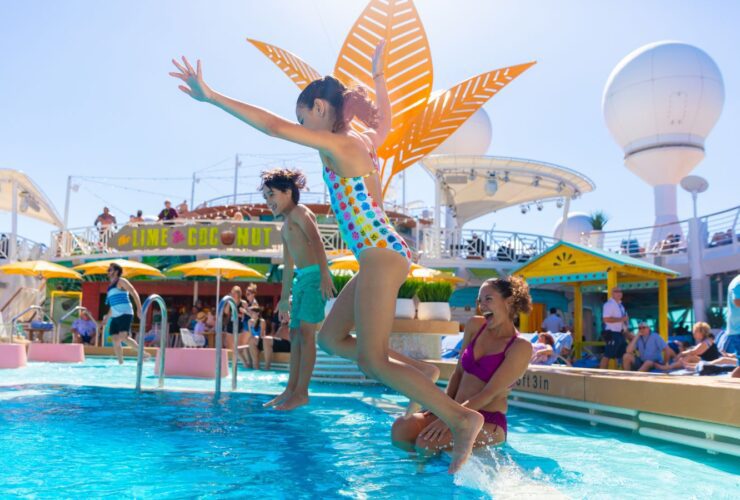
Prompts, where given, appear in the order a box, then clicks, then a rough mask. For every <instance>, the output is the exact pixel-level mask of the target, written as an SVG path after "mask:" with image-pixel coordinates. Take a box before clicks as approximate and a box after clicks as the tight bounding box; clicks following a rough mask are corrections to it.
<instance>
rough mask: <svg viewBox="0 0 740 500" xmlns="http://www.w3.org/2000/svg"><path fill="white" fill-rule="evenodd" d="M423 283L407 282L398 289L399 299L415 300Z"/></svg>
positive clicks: (416, 281)
mask: <svg viewBox="0 0 740 500" xmlns="http://www.w3.org/2000/svg"><path fill="white" fill-rule="evenodd" d="M420 285H421V282H420V281H418V280H406V281H404V282H403V284H402V285H401V288H399V289H398V295H397V297H398V298H399V299H413V298H414V295H416V291H417V290H418V289H419V286H420Z"/></svg>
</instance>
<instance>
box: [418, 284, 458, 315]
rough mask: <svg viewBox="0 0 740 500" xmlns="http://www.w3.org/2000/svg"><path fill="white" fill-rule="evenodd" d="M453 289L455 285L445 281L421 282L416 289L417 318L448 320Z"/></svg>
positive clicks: (450, 313)
mask: <svg viewBox="0 0 740 500" xmlns="http://www.w3.org/2000/svg"><path fill="white" fill-rule="evenodd" d="M454 290H455V287H454V286H453V285H452V284H451V283H448V282H446V281H432V282H425V283H422V284H421V286H419V289H418V290H417V291H416V296H417V297H418V298H419V311H418V313H419V319H420V320H438V321H450V319H451V318H452V312H451V311H450V297H452V292H453V291H454Z"/></svg>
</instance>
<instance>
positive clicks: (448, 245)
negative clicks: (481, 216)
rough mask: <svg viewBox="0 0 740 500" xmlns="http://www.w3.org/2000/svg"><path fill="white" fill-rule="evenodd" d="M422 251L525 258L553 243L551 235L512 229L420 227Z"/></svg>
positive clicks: (438, 254) (436, 255) (470, 256)
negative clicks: (520, 231)
mask: <svg viewBox="0 0 740 500" xmlns="http://www.w3.org/2000/svg"><path fill="white" fill-rule="evenodd" d="M420 239H421V241H420V242H419V246H420V249H421V251H422V255H423V256H424V257H428V258H432V259H473V260H493V261H498V262H527V261H528V260H529V259H531V258H532V257H535V256H536V255H539V254H540V253H542V252H544V251H545V250H547V248H549V247H550V246H552V245H553V244H554V243H555V241H556V240H555V239H554V238H549V237H547V236H541V235H537V234H529V233H519V232H512V231H485V230H473V229H454V230H451V229H441V230H440V231H439V233H438V232H437V231H436V230H435V229H434V228H428V229H422V230H421V233H420Z"/></svg>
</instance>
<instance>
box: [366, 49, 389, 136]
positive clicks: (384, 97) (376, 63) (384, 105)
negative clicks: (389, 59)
mask: <svg viewBox="0 0 740 500" xmlns="http://www.w3.org/2000/svg"><path fill="white" fill-rule="evenodd" d="M384 61H385V40H384V39H383V40H381V41H380V42H378V45H377V46H376V47H375V54H374V55H373V70H372V71H373V82H374V83H375V106H376V107H377V108H378V126H377V128H376V129H375V130H369V131H368V132H367V136H368V137H370V139H371V140H372V141H373V145H375V148H376V149H377V148H379V147H380V146H382V145H383V143H384V142H385V138H386V137H388V134H389V133H390V131H391V117H392V116H393V115H392V113H391V100H390V97H388V88H387V87H386V84H385V75H384V74H383V71H384V67H385V65H384Z"/></svg>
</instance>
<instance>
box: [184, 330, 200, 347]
mask: <svg viewBox="0 0 740 500" xmlns="http://www.w3.org/2000/svg"><path fill="white" fill-rule="evenodd" d="M180 339H181V340H182V345H183V346H184V347H203V346H205V345H206V343H205V340H206V339H205V337H204V338H203V341H202V342H201V341H200V339H196V338H195V335H193V332H191V331H190V330H188V329H187V328H180Z"/></svg>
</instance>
